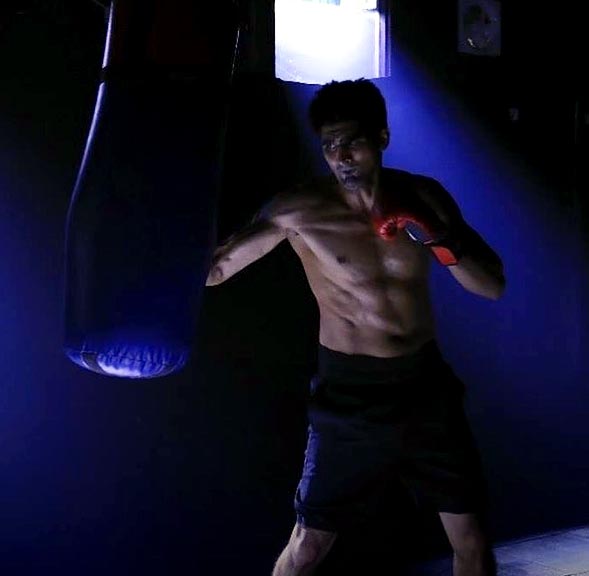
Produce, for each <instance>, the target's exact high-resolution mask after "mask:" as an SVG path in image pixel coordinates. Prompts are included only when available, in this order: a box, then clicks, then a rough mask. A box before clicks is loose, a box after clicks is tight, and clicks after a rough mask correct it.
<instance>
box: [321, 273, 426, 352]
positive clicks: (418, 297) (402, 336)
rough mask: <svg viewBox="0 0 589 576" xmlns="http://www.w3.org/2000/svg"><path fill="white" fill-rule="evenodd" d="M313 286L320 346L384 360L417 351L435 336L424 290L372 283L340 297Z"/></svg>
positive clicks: (332, 292) (336, 293)
mask: <svg viewBox="0 0 589 576" xmlns="http://www.w3.org/2000/svg"><path fill="white" fill-rule="evenodd" d="M314 284H315V290H313V291H314V293H315V296H316V298H317V303H318V305H319V342H320V343H321V345H323V346H325V347H327V348H330V349H331V350H336V351H338V352H343V353H345V354H362V355H367V356H376V357H382V358H389V357H396V356H403V355H406V354H411V353H413V352H416V351H417V350H419V348H421V346H422V345H423V344H425V343H426V342H427V341H429V340H431V339H432V338H434V323H433V319H432V314H431V308H430V306H429V302H428V298H427V294H426V293H425V292H426V290H425V288H424V287H418V286H412V287H408V286H399V287H396V288H393V287H391V286H389V287H388V288H383V287H380V286H378V285H376V286H372V287H368V286H367V287H363V288H359V287H356V288H355V289H354V288H352V289H351V290H350V289H348V290H345V291H344V292H345V295H343V294H338V290H337V289H335V290H334V289H332V290H331V294H329V295H327V294H325V293H324V291H323V290H322V288H321V287H320V286H317V283H316V282H314ZM346 301H347V302H350V304H351V305H348V304H347V303H345V302H346Z"/></svg>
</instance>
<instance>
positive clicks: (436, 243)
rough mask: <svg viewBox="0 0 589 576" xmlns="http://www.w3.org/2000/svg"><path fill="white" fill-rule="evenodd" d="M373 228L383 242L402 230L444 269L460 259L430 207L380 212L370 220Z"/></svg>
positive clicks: (455, 242)
mask: <svg viewBox="0 0 589 576" xmlns="http://www.w3.org/2000/svg"><path fill="white" fill-rule="evenodd" d="M373 224H374V228H375V230H376V233H377V234H378V235H379V236H380V237H381V238H382V239H383V240H389V241H390V240H393V239H394V238H395V237H396V236H397V234H398V233H399V231H400V230H405V232H407V234H408V235H409V237H410V238H411V239H412V240H414V241H415V242H420V243H421V244H423V245H424V246H427V247H428V248H429V249H430V250H431V251H432V252H433V254H434V256H435V257H436V258H437V260H438V262H439V263H440V264H442V265H444V266H453V265H455V264H457V263H458V260H459V259H460V256H461V254H460V252H461V251H460V246H459V243H458V242H457V241H456V240H455V239H453V238H452V237H451V235H450V234H449V233H448V230H447V228H446V226H445V225H444V223H443V222H442V221H441V220H440V219H439V218H438V216H437V214H436V213H435V212H434V211H433V210H432V209H431V208H429V206H425V205H422V206H419V207H417V206H416V207H415V209H413V210H411V211H409V210H408V209H407V208H402V209H401V208H400V209H398V210H395V211H391V212H385V211H383V215H381V216H376V217H374V218H373Z"/></svg>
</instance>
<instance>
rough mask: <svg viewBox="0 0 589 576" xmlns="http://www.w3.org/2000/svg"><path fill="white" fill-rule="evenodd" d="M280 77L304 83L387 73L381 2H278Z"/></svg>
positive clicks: (337, 0) (277, 38) (369, 0)
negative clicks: (379, 5) (379, 3)
mask: <svg viewBox="0 0 589 576" xmlns="http://www.w3.org/2000/svg"><path fill="white" fill-rule="evenodd" d="M274 13H275V14H274V15H275V26H276V28H275V38H276V76H277V77H278V78H281V79H282V80H291V81H294V82H301V83H304V84H324V83H326V82H329V81H331V80H346V79H356V78H361V77H363V78H379V77H382V76H386V75H387V74H388V65H387V52H388V49H387V44H388V43H387V41H386V39H387V32H388V31H387V29H386V28H387V27H386V21H387V19H386V18H385V15H384V14H383V13H382V11H381V10H379V7H378V2H377V0H275V5H274Z"/></svg>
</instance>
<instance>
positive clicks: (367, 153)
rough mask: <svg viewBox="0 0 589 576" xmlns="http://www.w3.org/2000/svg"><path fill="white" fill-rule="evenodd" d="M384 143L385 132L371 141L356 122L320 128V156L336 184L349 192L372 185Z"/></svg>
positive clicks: (379, 163)
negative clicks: (321, 155)
mask: <svg viewBox="0 0 589 576" xmlns="http://www.w3.org/2000/svg"><path fill="white" fill-rule="evenodd" d="M387 144H388V130H382V131H381V132H380V134H379V135H377V136H376V137H372V138H370V137H368V136H367V135H366V133H365V132H363V131H362V130H361V128H360V125H359V123H358V122H336V123H334V124H325V125H324V126H322V128H321V148H322V150H323V156H324V158H325V160H326V162H327V164H328V165H329V167H330V168H331V171H332V172H333V173H334V175H335V177H336V178H337V180H338V182H339V183H340V184H341V185H342V186H343V187H344V188H345V189H346V190H349V191H357V190H360V189H366V188H369V187H370V186H372V184H373V183H374V180H375V176H376V175H377V174H378V171H379V170H380V167H381V162H382V151H383V150H384V149H385V148H386V145H387Z"/></svg>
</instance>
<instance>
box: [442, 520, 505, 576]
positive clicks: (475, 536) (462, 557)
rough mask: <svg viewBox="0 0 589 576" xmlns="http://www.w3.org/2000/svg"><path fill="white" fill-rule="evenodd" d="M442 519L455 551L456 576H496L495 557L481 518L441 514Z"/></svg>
mask: <svg viewBox="0 0 589 576" xmlns="http://www.w3.org/2000/svg"><path fill="white" fill-rule="evenodd" d="M440 519H441V520H442V524H443V526H444V530H445V531H446V535H447V536H448V540H449V541H450V545H451V546H452V549H453V550H454V576H495V575H496V574H497V571H496V566H495V556H494V554H493V549H492V546H491V543H490V541H489V539H488V537H487V535H486V534H485V531H484V529H483V527H482V525H481V521H480V520H479V518H478V517H477V516H476V515H475V514H450V513H449V512H440Z"/></svg>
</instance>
